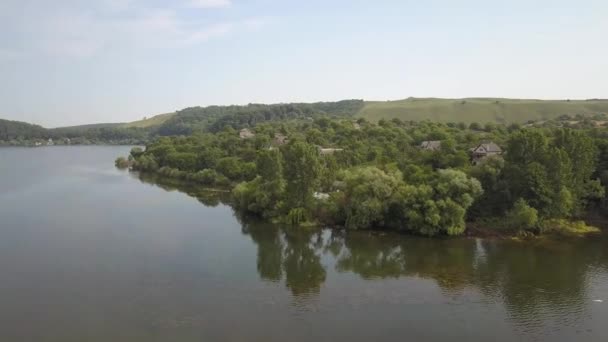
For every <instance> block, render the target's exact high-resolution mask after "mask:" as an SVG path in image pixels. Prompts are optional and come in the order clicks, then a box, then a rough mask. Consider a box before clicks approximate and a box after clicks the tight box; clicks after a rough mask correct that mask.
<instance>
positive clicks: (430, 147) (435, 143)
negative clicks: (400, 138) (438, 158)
mask: <svg viewBox="0 0 608 342" xmlns="http://www.w3.org/2000/svg"><path fill="white" fill-rule="evenodd" d="M420 149H423V150H427V151H439V150H441V141H439V140H431V141H423V142H421V143H420Z"/></svg>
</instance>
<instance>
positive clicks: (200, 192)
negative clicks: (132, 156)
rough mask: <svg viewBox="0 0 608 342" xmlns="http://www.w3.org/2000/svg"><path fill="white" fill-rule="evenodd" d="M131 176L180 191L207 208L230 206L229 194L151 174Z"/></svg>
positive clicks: (133, 174)
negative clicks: (220, 205)
mask: <svg viewBox="0 0 608 342" xmlns="http://www.w3.org/2000/svg"><path fill="white" fill-rule="evenodd" d="M131 175H132V176H133V177H135V178H137V179H139V181H140V182H142V183H145V184H150V185H154V186H157V187H159V188H161V189H163V190H165V191H168V192H172V191H179V192H182V193H185V194H187V195H188V196H190V197H194V198H196V199H197V200H198V201H199V202H201V203H202V204H203V205H205V206H207V207H216V206H218V205H219V204H229V202H230V201H229V199H230V194H229V193H228V192H221V191H214V190H210V189H208V188H205V187H203V186H199V185H196V184H191V183H188V182H184V181H180V180H175V179H171V178H166V177H162V176H158V175H155V174H150V173H139V172H132V173H131Z"/></svg>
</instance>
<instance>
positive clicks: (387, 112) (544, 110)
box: [356, 98, 608, 123]
mask: <svg viewBox="0 0 608 342" xmlns="http://www.w3.org/2000/svg"><path fill="white" fill-rule="evenodd" d="M599 113H608V100H576V101H574V100H573V101H568V100H518V99H501V98H466V99H439V98H408V99H405V100H398V101H384V102H381V101H366V102H365V106H364V107H363V108H362V109H361V110H360V111H359V112H358V113H357V115H356V116H357V117H363V118H365V119H367V120H370V121H378V120H380V119H393V118H399V119H401V120H414V121H421V120H431V121H438V122H466V123H471V122H479V123H486V122H498V123H513V122H517V123H523V122H526V121H528V120H548V119H553V118H557V117H559V116H561V115H564V114H568V115H576V114H583V115H593V114H599Z"/></svg>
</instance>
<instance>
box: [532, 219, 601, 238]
mask: <svg viewBox="0 0 608 342" xmlns="http://www.w3.org/2000/svg"><path fill="white" fill-rule="evenodd" d="M541 231H542V232H543V233H545V234H557V235H568V236H583V235H587V234H595V233H599V232H600V229H599V228H596V227H593V226H589V225H587V224H586V223H585V222H583V221H568V220H564V219H551V220H545V221H544V222H542V223H541Z"/></svg>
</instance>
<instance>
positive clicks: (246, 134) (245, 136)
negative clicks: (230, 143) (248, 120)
mask: <svg viewBox="0 0 608 342" xmlns="http://www.w3.org/2000/svg"><path fill="white" fill-rule="evenodd" d="M239 137H241V139H250V138H253V137H255V133H253V132H252V131H251V130H250V129H249V128H243V129H242V130H241V131H240V132H239Z"/></svg>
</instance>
